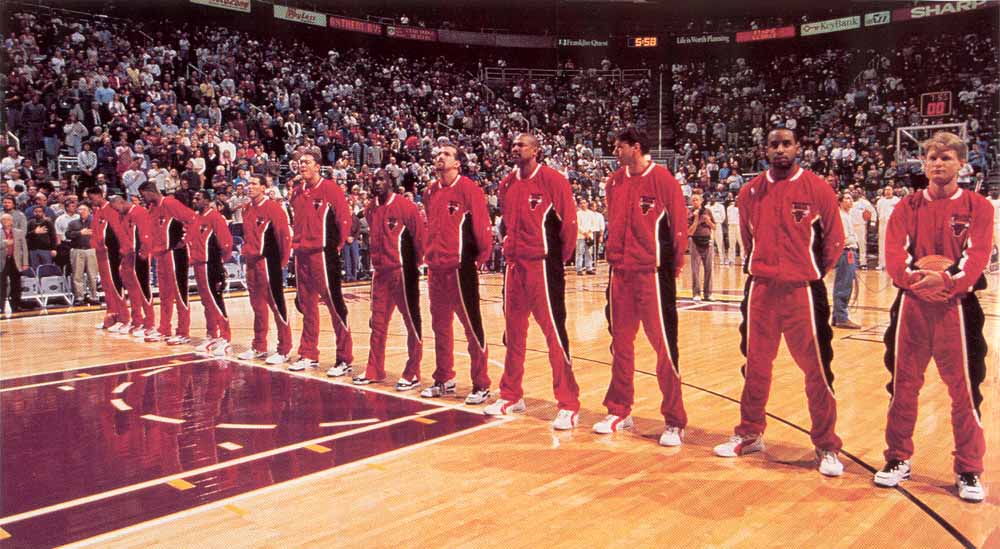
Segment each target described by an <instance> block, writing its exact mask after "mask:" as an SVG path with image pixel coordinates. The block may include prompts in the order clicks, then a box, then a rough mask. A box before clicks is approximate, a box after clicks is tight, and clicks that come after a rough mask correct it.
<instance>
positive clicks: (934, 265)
mask: <svg viewBox="0 0 1000 549" xmlns="http://www.w3.org/2000/svg"><path fill="white" fill-rule="evenodd" d="M954 263H955V262H954V261H953V260H952V259H951V258H950V257H945V256H943V255H925V256H924V257H921V258H920V259H918V260H917V262H916V266H917V267H918V268H920V269H923V270H926V271H939V272H940V271H944V270H945V269H947V268H948V267H951V266H952V265H953V264H954Z"/></svg>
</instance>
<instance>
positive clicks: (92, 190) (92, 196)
mask: <svg viewBox="0 0 1000 549" xmlns="http://www.w3.org/2000/svg"><path fill="white" fill-rule="evenodd" d="M85 194H86V195H87V198H88V199H89V200H90V201H91V202H92V203H94V204H97V205H98V206H102V205H104V191H102V190H101V188H100V187H88V188H87V190H86V191H85Z"/></svg>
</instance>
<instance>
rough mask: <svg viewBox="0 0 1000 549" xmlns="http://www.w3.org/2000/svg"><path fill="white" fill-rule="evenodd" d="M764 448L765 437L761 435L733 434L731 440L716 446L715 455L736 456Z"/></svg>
mask: <svg viewBox="0 0 1000 549" xmlns="http://www.w3.org/2000/svg"><path fill="white" fill-rule="evenodd" d="M763 449H764V438H763V437H761V436H760V435H748V436H745V437H741V436H740V435H733V436H731V437H729V442H724V443H722V444H720V445H718V446H716V447H715V449H714V450H713V451H714V452H715V455H717V456H719V457H736V456H742V455H743V454H752V453H754V452H760V451H762V450H763Z"/></svg>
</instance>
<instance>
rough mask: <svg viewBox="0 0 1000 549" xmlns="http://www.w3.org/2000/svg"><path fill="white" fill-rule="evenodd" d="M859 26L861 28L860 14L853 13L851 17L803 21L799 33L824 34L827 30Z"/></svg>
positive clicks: (803, 34) (838, 30) (837, 30)
mask: <svg viewBox="0 0 1000 549" xmlns="http://www.w3.org/2000/svg"><path fill="white" fill-rule="evenodd" d="M859 28H861V16H860V15H854V16H851V17H841V18H839V19H827V20H825V21H814V22H812V23H805V24H803V25H802V29H801V32H800V33H799V34H800V35H802V36H810V35H813V34H826V33H828V32H840V31H845V30H852V29H859Z"/></svg>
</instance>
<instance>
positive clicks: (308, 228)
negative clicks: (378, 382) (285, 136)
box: [288, 148, 354, 377]
mask: <svg viewBox="0 0 1000 549" xmlns="http://www.w3.org/2000/svg"><path fill="white" fill-rule="evenodd" d="M322 158H323V155H322V153H321V152H320V150H319V149H317V148H304V149H301V150H299V151H296V153H295V154H294V155H293V159H294V160H296V161H297V162H298V165H299V175H297V176H295V178H294V179H293V180H292V181H293V183H294V184H295V188H294V189H293V190H292V193H291V198H290V200H289V202H290V203H291V205H292V212H293V216H294V217H293V219H294V224H293V230H292V249H293V250H295V280H296V286H297V293H296V297H295V302H296V305H297V306H298V308H299V311H300V312H301V313H302V336H301V337H300V338H299V358H298V360H296V361H295V362H293V363H292V364H290V365H289V366H288V369H289V370H292V371H296V372H297V371H301V370H305V369H306V368H315V367H318V366H319V302H320V300H322V301H323V303H325V304H326V307H327V310H329V312H330V319H331V322H332V324H333V331H334V333H335V334H336V336H337V360H336V363H335V364H334V365H333V367H331V368H330V369H329V370H327V372H326V374H327V375H328V376H330V377H339V376H345V375H348V374H350V373H351V372H352V369H351V362H353V361H354V354H353V350H352V342H351V329H350V328H349V327H348V325H347V304H346V303H344V294H343V292H342V291H341V272H340V269H341V259H340V250H341V249H343V247H344V243H345V242H346V241H347V237H348V235H350V231H351V221H352V217H351V209H350V207H349V206H348V205H347V199H346V198H345V197H344V191H343V189H341V188H340V187H339V186H338V185H337V184H336V183H334V182H333V181H331V180H329V179H326V178H324V177H323V176H321V175H320V165H319V163H320V160H321V159H322Z"/></svg>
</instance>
